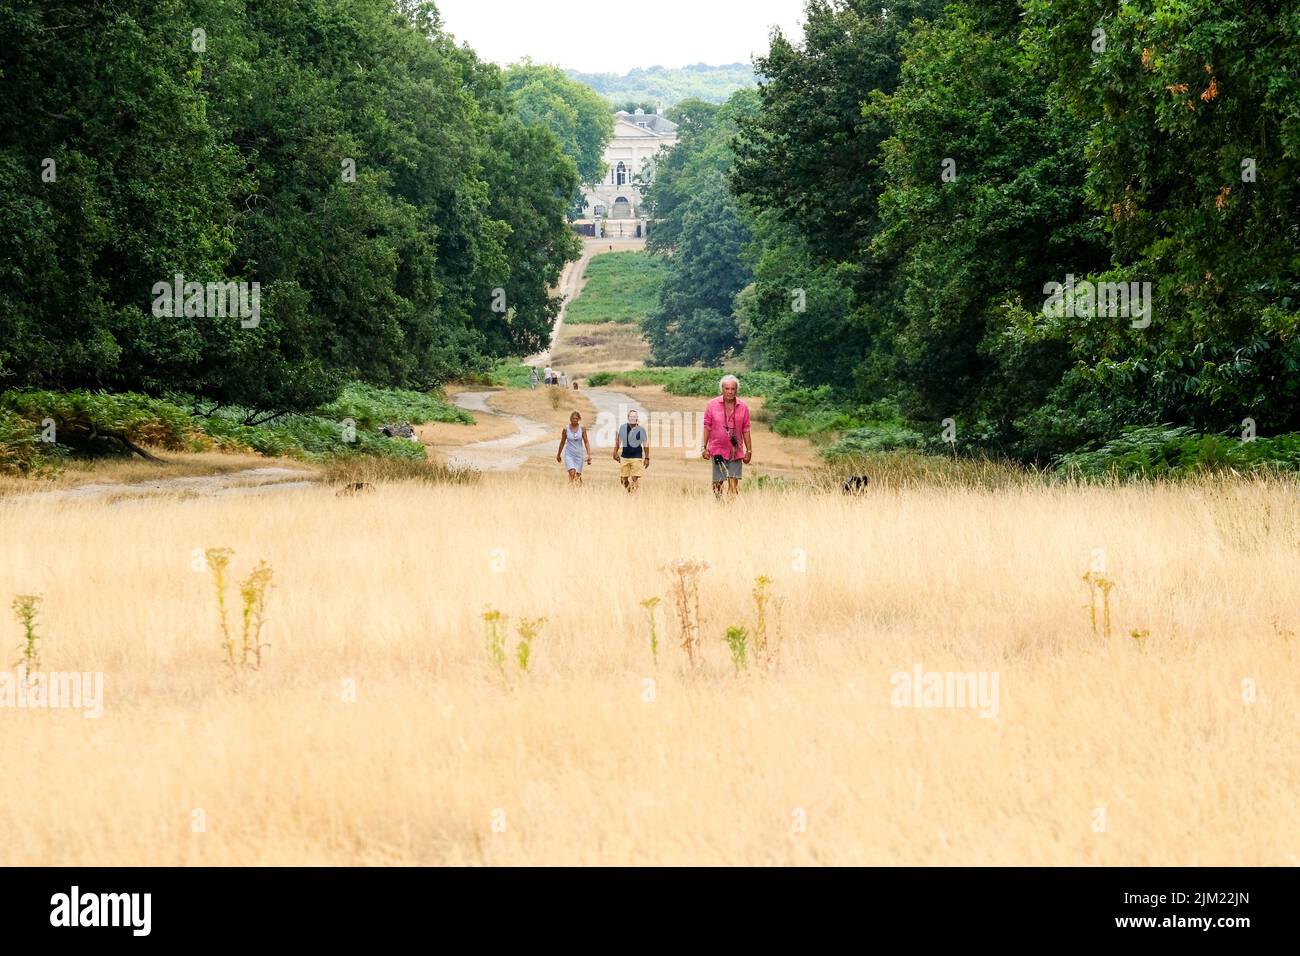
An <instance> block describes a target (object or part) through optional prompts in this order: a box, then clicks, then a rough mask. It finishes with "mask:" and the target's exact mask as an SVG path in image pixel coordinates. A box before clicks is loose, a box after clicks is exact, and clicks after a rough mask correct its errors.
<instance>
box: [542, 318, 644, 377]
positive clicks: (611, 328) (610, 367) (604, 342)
mask: <svg viewBox="0 0 1300 956" xmlns="http://www.w3.org/2000/svg"><path fill="white" fill-rule="evenodd" d="M579 343H582V344H579ZM649 357H650V346H649V345H648V344H647V343H646V341H645V339H644V338H643V337H642V335H641V330H640V328H638V327H637V326H635V325H619V324H618V323H615V322H604V323H598V324H595V325H564V326H561V328H560V337H559V340H558V341H557V342H556V343H555V349H554V350H553V352H552V354H551V365H552V366H554V367H555V368H558V369H563V370H564V371H565V372H567V373H568V375H569V380H570V381H572V380H573V379H574V378H575V377H577V378H579V379H582V378H585V377H586V376H588V375H591V374H593V373H595V372H622V371H626V370H627V369H633V368H641V367H643V366H644V365H645V363H646V360H647V359H648V358H649Z"/></svg>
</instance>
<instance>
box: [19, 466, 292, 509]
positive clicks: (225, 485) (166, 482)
mask: <svg viewBox="0 0 1300 956" xmlns="http://www.w3.org/2000/svg"><path fill="white" fill-rule="evenodd" d="M315 484H316V481H315V476H314V474H313V473H312V472H309V471H304V470H303V469H301V468H247V469H244V470H243V471H232V472H227V473H226V474H221V475H196V476H193V477H187V478H162V479H159V480H157V481H141V482H134V483H131V484H127V483H119V482H112V483H109V482H97V483H91V484H86V485H78V486H76V487H74V488H57V489H54V490H52V491H36V492H32V493H31V494H28V495H24V496H23V497H24V500H27V501H104V500H106V499H117V500H121V499H131V498H150V497H154V496H157V495H165V494H179V495H181V496H186V497H188V496H200V495H201V496H203V497H205V498H215V497H223V496H229V495H254V494H266V493H268V492H281V491H292V490H294V489H298V488H310V487H312V486H313V485H315Z"/></svg>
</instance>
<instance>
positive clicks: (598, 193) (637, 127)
mask: <svg viewBox="0 0 1300 956" xmlns="http://www.w3.org/2000/svg"><path fill="white" fill-rule="evenodd" d="M676 144H677V124H676V123H673V122H670V121H669V120H666V119H664V117H663V112H662V111H658V112H655V113H647V112H645V111H644V110H641V109H638V110H637V111H636V112H635V113H628V112H627V111H625V110H619V111H618V112H617V113H615V114H614V136H613V138H612V139H610V141H609V145H608V146H606V147H605V166H606V172H605V178H604V180H603V181H601V182H600V183H598V184H597V185H596V186H591V187H588V188H587V189H586V190H585V192H584V193H583V196H584V197H585V198H586V200H587V208H586V214H587V215H588V216H590V217H591V218H593V219H595V220H597V221H599V220H600V219H602V218H605V219H611V220H620V219H639V218H641V188H640V187H639V186H637V185H636V184H635V183H634V182H633V177H636V176H640V177H641V178H642V179H644V180H646V181H649V180H650V179H652V178H653V173H652V168H647V169H644V170H643V167H645V166H646V164H647V163H649V161H650V160H651V159H652V158H653V157H654V155H655V154H656V153H658V152H659V150H661V149H663V148H665V147H668V146H675V145H676Z"/></svg>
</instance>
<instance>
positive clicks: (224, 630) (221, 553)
mask: <svg viewBox="0 0 1300 956" xmlns="http://www.w3.org/2000/svg"><path fill="white" fill-rule="evenodd" d="M234 554H235V552H234V550H233V549H231V548H208V550H207V551H205V552H204V557H206V558H207V562H208V570H209V571H211V572H212V583H213V586H214V587H215V588H216V589H217V617H218V619H219V620H220V622H221V649H222V650H223V651H224V652H225V654H226V662H227V663H228V664H233V663H234V662H235V642H234V640H233V639H232V638H231V636H230V623H229V620H228V619H227V615H226V568H228V567H229V566H230V559H231V558H232V557H233V556H234Z"/></svg>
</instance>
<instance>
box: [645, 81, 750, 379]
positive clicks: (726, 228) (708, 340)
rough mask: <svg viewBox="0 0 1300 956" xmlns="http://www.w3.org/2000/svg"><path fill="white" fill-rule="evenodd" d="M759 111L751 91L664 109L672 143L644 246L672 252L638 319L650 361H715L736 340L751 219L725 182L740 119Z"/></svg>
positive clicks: (654, 187) (653, 188)
mask: <svg viewBox="0 0 1300 956" xmlns="http://www.w3.org/2000/svg"><path fill="white" fill-rule="evenodd" d="M757 109H758V97H757V95H756V94H755V93H754V92H753V91H752V90H740V91H738V92H736V93H735V94H733V95H732V97H731V99H729V100H728V101H727V102H726V103H725V104H723V105H722V106H713V105H712V104H709V103H704V102H702V101H699V100H687V101H685V102H683V103H680V104H678V106H677V107H675V108H674V109H673V110H670V111H669V118H670V119H672V120H674V121H675V122H677V123H678V124H679V125H678V130H677V132H678V144H677V146H675V147H674V148H673V149H671V150H669V152H668V154H667V155H666V156H665V157H663V159H662V160H660V161H659V162H657V163H656V164H655V179H654V182H653V183H652V184H651V185H650V187H649V188H648V189H647V191H646V206H647V209H648V210H649V211H650V214H651V215H652V216H654V217H655V218H656V220H658V221H657V223H656V227H655V229H654V231H652V232H651V234H650V238H649V242H648V245H649V247H650V248H651V249H652V250H654V251H657V252H661V253H671V256H670V258H669V260H668V276H667V278H666V279H665V280H664V284H663V288H662V290H661V291H660V304H659V308H658V309H657V310H655V312H653V313H652V314H651V315H650V316H648V317H647V318H646V320H645V322H643V323H642V328H643V329H644V331H645V334H646V338H647V340H648V341H649V342H650V347H651V349H652V352H653V357H654V361H656V362H657V363H659V364H661V365H690V364H693V363H695V362H704V363H706V364H713V363H716V362H718V361H720V360H721V359H722V358H723V357H724V356H725V355H728V354H731V353H733V352H735V351H737V350H738V349H739V348H740V346H741V339H740V333H739V329H738V327H737V324H736V318H735V314H734V301H733V300H734V299H735V296H736V294H737V293H738V292H740V291H741V290H742V289H743V288H744V287H745V286H746V285H747V284H748V283H749V281H750V279H751V277H752V270H751V269H750V267H749V263H748V261H747V260H746V258H745V255H744V253H745V248H746V246H747V245H748V244H749V242H750V241H751V238H752V234H751V230H750V218H749V216H748V214H747V213H746V212H745V211H744V210H743V209H742V208H741V205H740V203H739V201H738V200H737V199H736V198H735V197H734V196H733V195H732V194H731V192H730V190H729V189H728V187H727V172H728V170H729V169H730V168H731V166H732V164H733V162H734V154H733V152H732V144H733V141H734V138H735V134H736V131H737V129H738V124H739V122H740V121H741V119H742V118H743V117H745V116H748V115H752V114H753V113H754V111H755V110H757Z"/></svg>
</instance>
